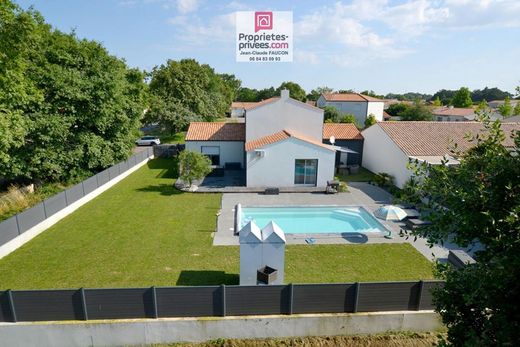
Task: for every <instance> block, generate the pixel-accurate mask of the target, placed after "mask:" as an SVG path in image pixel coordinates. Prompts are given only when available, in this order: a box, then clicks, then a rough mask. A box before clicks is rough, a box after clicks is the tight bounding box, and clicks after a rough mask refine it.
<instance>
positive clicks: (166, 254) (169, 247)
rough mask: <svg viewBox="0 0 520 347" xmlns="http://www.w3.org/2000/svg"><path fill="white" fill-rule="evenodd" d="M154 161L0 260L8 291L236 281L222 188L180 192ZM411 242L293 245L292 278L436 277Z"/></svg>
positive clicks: (169, 166)
mask: <svg viewBox="0 0 520 347" xmlns="http://www.w3.org/2000/svg"><path fill="white" fill-rule="evenodd" d="M175 171H176V170H175V163H174V161H173V160H171V159H170V160H168V159H157V160H153V161H151V162H149V163H148V164H147V165H145V166H144V167H143V168H141V169H139V170H138V171H136V172H135V173H133V174H132V175H130V176H129V177H127V178H126V179H124V180H123V181H122V182H120V183H119V184H117V185H116V186H114V187H112V188H111V189H109V190H108V191H106V192H105V193H103V194H101V195H100V196H99V197H97V198H96V199H94V200H92V201H91V202H89V203H87V204H86V205H84V206H83V207H81V208H79V209H78V210H77V211H76V212H74V213H73V214H71V215H69V216H68V217H66V218H64V219H63V220H61V221H60V222H58V223H57V224H56V225H54V226H53V227H51V228H50V229H48V230H47V231H45V232H44V233H42V234H40V235H39V236H38V237H36V238H34V239H33V240H32V241H30V242H29V243H27V244H25V245H24V246H23V247H21V248H20V249H18V250H17V251H15V252H14V253H12V254H10V255H8V256H7V257H5V258H3V259H1V260H0V289H43V288H79V287H86V288H103V287H149V286H152V285H155V286H175V285H215V284H221V283H225V284H238V273H239V249H238V247H230V246H227V247H226V246H218V247H216V246H212V233H213V232H214V231H215V226H216V213H217V212H218V210H219V208H220V199H221V195H220V194H192V193H181V192H179V191H177V190H176V189H175V188H174V187H173V182H174V179H175V177H176V172H175ZM431 269H432V266H431V263H430V262H429V261H427V260H426V259H425V258H424V257H423V256H422V255H420V254H419V253H418V252H417V251H416V250H415V249H414V248H413V247H412V246H410V245H409V244H385V245H314V246H288V247H287V249H286V282H287V283H289V282H294V283H312V282H352V281H390V280H416V279H429V278H432V271H431Z"/></svg>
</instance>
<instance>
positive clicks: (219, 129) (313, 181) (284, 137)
mask: <svg viewBox="0 0 520 347" xmlns="http://www.w3.org/2000/svg"><path fill="white" fill-rule="evenodd" d="M325 130H326V131H325ZM331 136H334V137H335V139H337V141H336V143H335V146H332V145H328V144H325V143H323V142H324V140H326V141H328V140H329V139H330V137H331ZM362 141H363V140H362V136H361V134H360V133H359V131H358V130H357V129H356V128H355V126H354V125H353V124H334V125H325V127H324V124H323V110H322V109H319V108H317V107H314V106H311V105H308V104H306V103H303V102H300V101H297V100H294V99H291V98H290V97H289V91H287V90H283V91H282V95H281V97H280V98H272V99H269V100H264V101H263V102H260V103H258V104H257V105H256V106H255V107H253V108H250V109H248V110H247V112H246V115H245V123H222V122H221V123H212V122H193V123H190V127H189V129H188V132H187V134H186V149H187V150H192V151H198V152H201V153H204V154H206V155H208V156H209V157H210V158H211V160H212V164H213V165H215V166H219V167H238V166H240V167H241V168H243V169H245V171H246V185H247V186H248V187H294V186H318V187H325V186H326V185H327V181H329V180H331V179H333V177H334V170H335V167H336V165H335V163H336V152H344V153H345V152H350V153H348V154H347V158H346V159H345V161H348V160H349V158H348V156H349V155H350V154H352V155H356V153H352V152H354V151H355V152H358V151H357V150H356V149H358V150H359V157H358V163H359V162H360V160H361V155H362V147H361V145H360V143H362ZM342 144H344V145H345V146H349V147H352V149H350V148H349V149H348V151H347V149H346V148H345V149H343V148H341V146H342ZM343 158H345V157H344V156H343ZM340 159H341V158H340ZM351 161H352V162H354V161H355V158H353V159H351Z"/></svg>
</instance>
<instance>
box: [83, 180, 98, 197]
mask: <svg viewBox="0 0 520 347" xmlns="http://www.w3.org/2000/svg"><path fill="white" fill-rule="evenodd" d="M97 187H98V185H97V178H96V176H92V177H89V178H87V179H86V180H84V181H83V190H84V191H85V195H87V194H88V193H91V192H93V191H94V190H96V189H97Z"/></svg>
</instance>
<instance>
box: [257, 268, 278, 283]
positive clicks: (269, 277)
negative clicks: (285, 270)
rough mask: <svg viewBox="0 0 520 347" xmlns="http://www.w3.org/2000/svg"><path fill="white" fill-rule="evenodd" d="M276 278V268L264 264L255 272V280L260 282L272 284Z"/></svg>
mask: <svg viewBox="0 0 520 347" xmlns="http://www.w3.org/2000/svg"><path fill="white" fill-rule="evenodd" d="M277 278H278V270H276V269H273V268H272V267H269V266H267V265H266V266H264V267H262V268H260V269H258V271H257V272H256V280H257V282H258V283H260V284H272V283H273V282H274V281H276V279H277Z"/></svg>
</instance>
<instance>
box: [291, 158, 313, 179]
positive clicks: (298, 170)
mask: <svg viewBox="0 0 520 347" xmlns="http://www.w3.org/2000/svg"><path fill="white" fill-rule="evenodd" d="M317 176H318V159H296V161H295V165H294V184H300V185H308V186H315V185H316V179H317Z"/></svg>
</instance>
